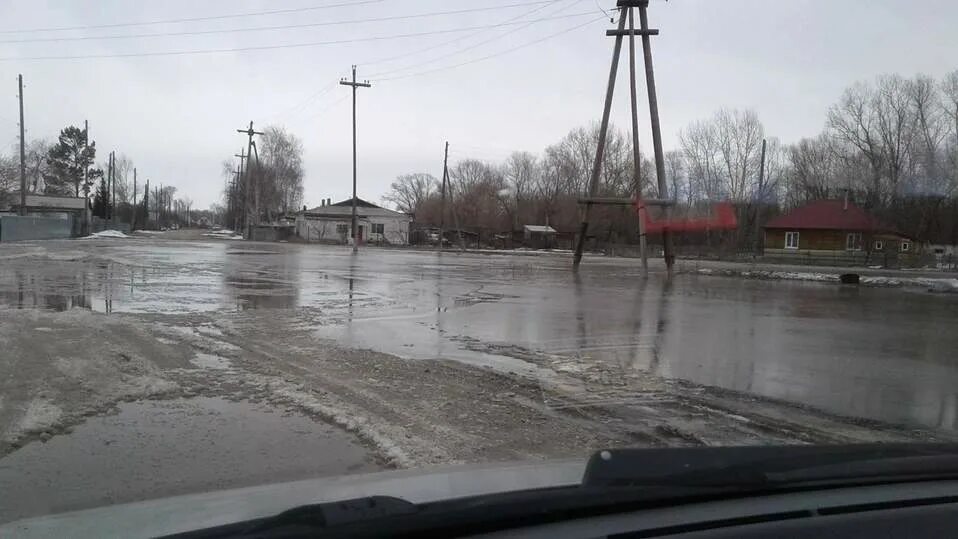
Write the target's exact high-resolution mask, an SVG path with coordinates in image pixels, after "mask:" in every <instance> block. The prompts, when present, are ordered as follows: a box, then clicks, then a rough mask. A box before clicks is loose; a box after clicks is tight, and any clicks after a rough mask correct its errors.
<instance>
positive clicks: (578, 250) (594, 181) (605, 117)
mask: <svg viewBox="0 0 958 539" xmlns="http://www.w3.org/2000/svg"><path fill="white" fill-rule="evenodd" d="M620 4H621V1H620ZM625 19H626V17H625V14H624V13H622V12H621V11H620V12H619V28H618V30H619V33H618V34H617V35H616V36H615V48H613V49H612V67H611V69H610V70H609V83H608V86H607V87H606V91H605V106H604V108H603V109H602V124H601V126H600V127H599V140H598V144H597V146H596V151H595V161H594V162H593V163H592V176H591V178H590V179H589V198H590V200H589V201H588V202H586V205H585V211H584V212H583V216H582V225H581V226H580V227H579V241H578V242H576V246H575V257H574V258H573V262H572V264H573V266H575V267H576V268H578V267H579V263H580V262H582V251H583V250H584V249H585V238H586V234H587V233H588V231H589V218H590V216H591V214H592V201H591V199H592V198H595V196H596V194H597V193H598V191H599V175H600V174H601V173H602V157H603V154H604V153H605V137H606V135H607V134H608V131H609V113H610V112H611V110H612V95H613V94H614V92H615V74H616V72H617V71H618V70H619V53H620V52H621V51H622V31H623V30H624V29H625Z"/></svg>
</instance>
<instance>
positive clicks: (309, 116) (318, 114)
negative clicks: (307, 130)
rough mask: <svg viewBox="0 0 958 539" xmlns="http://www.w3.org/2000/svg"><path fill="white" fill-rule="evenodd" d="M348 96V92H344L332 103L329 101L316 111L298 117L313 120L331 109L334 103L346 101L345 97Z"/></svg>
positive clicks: (347, 97)
mask: <svg viewBox="0 0 958 539" xmlns="http://www.w3.org/2000/svg"><path fill="white" fill-rule="evenodd" d="M349 96H350V94H346V95H344V96H342V97H340V98H339V99H337V100H336V101H333V102H332V103H330V104H328V105H326V106H325V107H323V108H321V109H319V110H318V111H316V112H314V113H313V114H308V115H306V116H301V117H299V119H300V120H315V119H316V118H319V117H321V116H322V115H323V114H326V113H327V112H329V110H330V109H332V108H333V107H335V106H336V105H338V104H340V103H342V102H343V101H346V100H347V99H349Z"/></svg>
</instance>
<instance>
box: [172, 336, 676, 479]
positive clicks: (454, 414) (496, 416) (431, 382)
mask: <svg viewBox="0 0 958 539" xmlns="http://www.w3.org/2000/svg"><path fill="white" fill-rule="evenodd" d="M261 322H262V321H257V323H256V324H253V325H255V326H256V327H257V328H259V329H262V324H261ZM234 323H235V320H234V321H230V323H228V324H227V325H233V324H234ZM198 331H199V333H202V331H203V330H198ZM218 331H222V328H221V329H220V330H218ZM177 333H180V334H182V332H181V331H177ZM245 333H246V332H245V331H243V330H242V329H241V328H238V327H235V326H234V327H233V329H232V330H230V331H222V335H219V336H216V337H215V338H213V339H212V340H213V341H218V342H225V343H227V345H228V347H238V348H239V349H241V352H239V353H236V352H233V353H230V354H229V355H230V356H231V357H233V358H235V360H234V363H235V364H236V365H237V366H238V367H240V368H241V369H242V370H244V371H249V372H252V373H255V375H256V376H263V375H265V376H271V377H273V378H274V379H276V378H281V379H283V380H290V379H293V380H295V382H294V383H295V384H297V385H298V386H299V387H301V390H305V391H306V392H308V393H311V394H317V392H319V393H321V394H322V395H323V396H322V398H323V399H330V398H335V399H336V400H337V401H338V403H339V404H338V407H339V409H340V412H345V413H348V414H351V415H354V416H355V417H362V418H363V421H361V422H360V423H361V425H360V427H361V428H358V427H357V425H343V426H345V427H346V428H347V429H349V430H352V431H353V432H355V433H356V434H358V435H360V436H361V437H362V438H364V439H365V440H366V441H367V442H372V445H374V446H375V447H376V448H377V449H379V450H382V449H383V448H384V447H386V448H388V449H391V450H392V451H393V455H392V457H391V460H393V461H396V462H394V463H396V464H399V465H409V464H422V463H425V462H428V463H439V462H442V463H456V462H466V461H477V460H479V461H490V460H514V459H517V458H519V459H522V458H543V457H564V456H582V455H584V454H586V453H587V452H589V451H591V450H592V449H594V448H596V447H606V446H614V447H619V446H625V445H637V444H639V445H668V444H667V442H666V441H664V440H660V439H658V438H657V437H653V438H650V437H649V435H648V434H646V433H643V432H640V431H637V430H635V429H632V428H627V429H622V428H616V427H614V426H610V425H611V423H610V421H609V420H607V419H605V418H602V417H600V415H601V414H599V413H596V412H591V411H590V412H583V411H578V410H567V411H561V412H556V411H552V410H549V409H548V408H546V407H543V406H542V405H541V404H538V403H537V402H536V399H535V397H537V396H539V394H540V393H541V390H542V388H541V387H540V386H539V384H538V383H536V382H535V381H532V380H527V379H523V378H519V377H510V376H506V375H503V374H501V373H496V372H492V371H489V370H487V369H481V368H477V367H471V366H468V365H464V364H460V363H456V362H449V361H444V360H427V361H423V360H406V359H402V358H398V357H395V356H389V355H385V354H378V353H375V352H369V351H361V350H351V349H340V348H337V347H334V346H325V347H317V344H320V343H317V342H316V341H315V340H313V339H312V338H311V337H310V336H307V338H308V339H309V340H310V341H311V343H312V345H313V348H314V349H316V348H321V349H322V350H323V352H322V353H321V354H318V355H317V354H314V355H313V357H305V355H304V354H303V353H302V350H304V349H307V348H308V347H306V346H303V344H304V343H301V342H298V341H297V339H301V338H303V335H298V336H296V337H293V338H290V339H286V340H284V341H283V343H284V344H283V347H282V350H275V349H267V348H266V347H264V346H262V345H258V344H257V343H255V342H251V340H249V339H247V338H245V337H243V336H242V335H244V334H245ZM210 340H211V339H210V337H209V336H199V338H195V339H193V342H192V344H193V345H194V346H195V347H197V348H198V349H203V350H210V349H217V348H222V346H221V345H219V344H216V342H209V341H210ZM203 341H207V342H203ZM271 341H272V342H276V340H275V339H271ZM319 356H328V357H319ZM344 366H346V368H344ZM322 415H326V416H327V417H325V419H327V420H329V419H334V420H335V419H336V418H335V417H332V418H331V417H328V416H330V415H331V414H322ZM340 415H341V414H340ZM334 422H338V423H340V424H342V423H343V422H342V421H334ZM395 447H400V448H403V449H404V450H405V452H406V453H407V455H404V456H402V457H400V458H396V450H395Z"/></svg>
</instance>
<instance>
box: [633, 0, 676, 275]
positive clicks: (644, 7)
mask: <svg viewBox="0 0 958 539" xmlns="http://www.w3.org/2000/svg"><path fill="white" fill-rule="evenodd" d="M623 3H627V4H628V5H629V11H632V4H638V8H639V27H640V29H641V30H640V32H639V33H640V34H641V35H642V52H643V53H644V55H645V85H646V87H647V91H648V94H649V119H650V120H651V122H652V149H653V151H654V152H655V175H656V176H657V179H658V185H659V198H661V199H665V198H668V194H667V193H668V185H667V184H666V179H665V154H664V153H663V151H662V129H661V127H660V125H659V102H658V99H657V98H656V95H655V73H654V72H653V70H652V34H653V31H650V30H649V16H648V12H647V11H648V7H649V0H638V1H637V2H636V1H634V0H619V5H622V4H623ZM630 33H634V31H633V32H630ZM654 33H655V34H658V33H659V32H658V30H655V31H654ZM665 213H666V215H668V214H669V209H668V207H666V209H665ZM662 251H663V253H664V255H665V267H666V268H667V269H668V271H669V274H671V273H672V265H673V264H674V263H675V254H674V253H673V252H672V234H671V233H670V232H669V230H668V229H667V228H666V229H664V230H662Z"/></svg>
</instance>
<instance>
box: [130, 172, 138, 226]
mask: <svg viewBox="0 0 958 539" xmlns="http://www.w3.org/2000/svg"><path fill="white" fill-rule="evenodd" d="M132 209H133V215H132V216H131V217H130V231H131V232H132V231H134V230H136V213H137V209H138V208H137V207H136V167H134V168H133V208H132Z"/></svg>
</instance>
